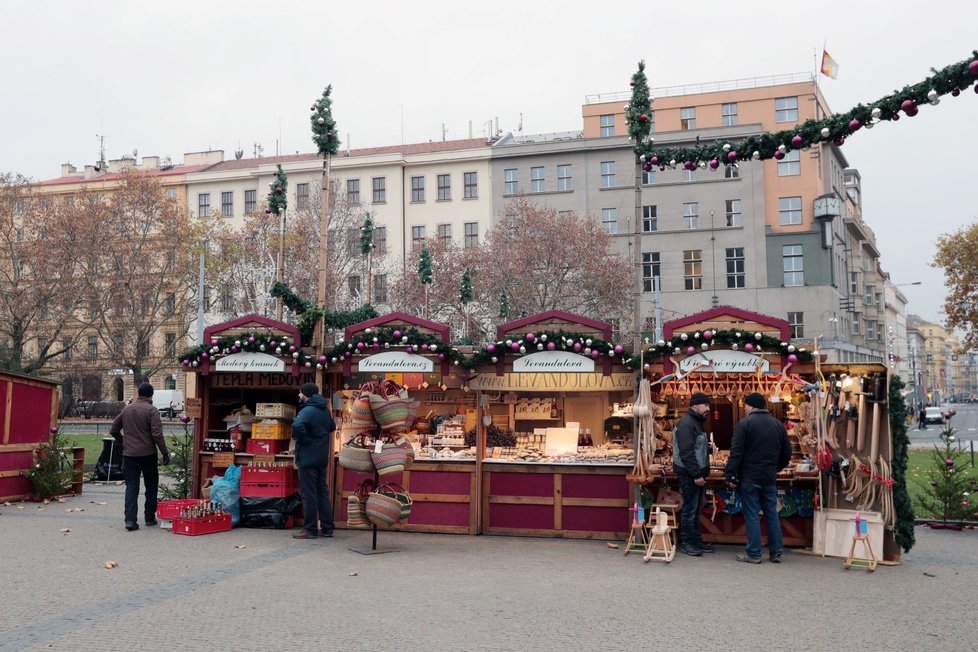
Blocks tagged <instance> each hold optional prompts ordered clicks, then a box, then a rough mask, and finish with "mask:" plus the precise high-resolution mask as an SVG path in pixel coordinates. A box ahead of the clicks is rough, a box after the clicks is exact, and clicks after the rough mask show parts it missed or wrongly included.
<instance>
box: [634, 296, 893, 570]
mask: <svg viewBox="0 0 978 652" xmlns="http://www.w3.org/2000/svg"><path fill="white" fill-rule="evenodd" d="M663 335H664V338H663V340H660V341H659V342H657V343H653V345H652V347H651V348H650V350H648V351H646V353H645V355H646V365H645V370H646V371H645V377H646V378H647V379H649V381H650V382H651V392H652V398H653V400H654V401H655V402H656V403H657V408H658V409H657V412H658V418H657V419H656V423H657V428H656V430H657V437H656V448H657V451H655V453H654V455H653V454H652V452H651V451H642V450H640V451H639V457H640V459H643V460H645V461H646V462H651V463H649V464H645V465H644V468H640V467H641V466H642V465H637V466H636V471H635V476H636V478H637V479H639V480H640V481H643V480H644V482H643V484H645V485H646V487H647V489H648V490H649V492H650V493H651V495H652V497H653V500H657V501H660V502H662V501H664V500H665V499H664V498H663V496H671V497H673V498H674V497H675V495H676V493H675V490H676V489H677V485H676V480H675V474H674V473H673V472H672V470H671V469H672V463H671V431H672V428H673V427H674V425H675V423H676V421H677V420H678V419H679V418H680V417H681V416H682V415H683V414H685V412H686V411H687V405H688V401H689V397H690V395H691V394H693V393H695V392H704V393H706V394H708V395H709V396H711V397H712V399H713V402H712V410H711V412H710V414H709V416H708V420H707V422H706V424H705V430H706V431H707V433H709V435H710V440H711V444H712V446H711V450H712V458H711V473H710V477H709V478H708V480H707V486H708V491H707V505H706V506H705V508H704V509H703V510H702V511H701V515H700V529H701V532H702V534H703V538H704V540H706V541H709V542H714V543H743V542H744V541H745V540H746V535H745V531H744V522H743V517H742V516H741V515H740V514H739V511H738V510H737V508H736V500H735V499H734V498H735V497H734V496H733V495H732V493H731V492H729V491H728V490H727V489H726V487H725V481H724V474H723V467H724V465H725V464H726V459H727V456H728V454H729V450H730V444H731V440H732V435H733V430H734V427H735V426H736V424H737V423H738V422H739V421H740V420H741V419H742V418H743V417H744V416H745V412H744V404H743V399H744V397H745V396H746V395H747V394H749V393H752V392H757V393H760V394H762V395H764V396H765V397H766V399H767V404H768V409H769V411H770V412H771V414H772V415H774V416H775V417H776V418H778V419H780V420H782V421H784V422H785V424H786V426H787V428H788V430H789V436H790V438H791V441H792V448H793V456H792V461H791V465H790V466H789V468H788V469H787V470H785V471H783V472H782V473H781V474H779V477H778V481H777V482H778V490H779V500H780V501H781V505H782V506H783V507H782V510H781V512H780V513H781V526H782V531H783V534H784V542H785V545H787V546H796V547H804V548H811V549H812V550H813V551H815V552H817V553H820V554H821V553H823V552H824V553H825V554H830V555H834V556H845V552H848V544H849V542H850V539H851V536H850V530H851V527H852V523H851V522H850V520H851V518H852V516H853V515H854V511H853V510H861V511H862V512H863V514H864V516H865V517H866V518H867V519H868V520H869V522H870V529H871V533H870V534H871V538H872V540H873V545H874V547H875V548H874V549H875V552H876V554H877V555H878V556H879V558H880V559H883V558H884V557H885V558H886V559H889V560H898V559H899V549H898V547H897V546H895V544H894V542H893V536H892V525H893V523H894V518H895V515H894V514H893V509H892V482H891V481H890V480H889V464H890V460H891V457H892V445H891V441H890V431H889V420H888V418H887V416H886V415H887V410H886V396H885V387H886V368H885V367H884V366H883V365H831V366H829V365H822V364H820V362H819V360H818V358H817V355H814V356H813V354H812V352H810V351H806V350H805V348H804V347H801V346H799V347H796V346H795V344H793V343H792V342H791V340H790V338H789V336H788V335H789V328H788V324H787V322H785V321H783V320H780V319H776V318H773V317H769V316H766V315H760V314H757V313H753V312H750V311H746V310H741V309H739V308H735V307H731V306H720V307H717V308H714V309H712V310H709V311H706V312H702V313H698V314H695V315H691V316H688V317H685V318H682V319H676V320H673V321H670V322H666V323H665V325H664V334H663ZM842 460H845V461H846V463H848V464H850V467H849V468H848V469H845V464H841V465H840V462H841V461H842ZM840 468H841V469H842V470H840ZM643 476H644V477H643ZM669 490H671V491H669ZM867 513H868V515H867ZM762 530H763V523H762ZM843 547H844V548H845V551H843V550H842V548H843Z"/></svg>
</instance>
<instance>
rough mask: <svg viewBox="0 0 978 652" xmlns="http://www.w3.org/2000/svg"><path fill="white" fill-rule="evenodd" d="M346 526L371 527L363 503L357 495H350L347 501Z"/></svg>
mask: <svg viewBox="0 0 978 652" xmlns="http://www.w3.org/2000/svg"><path fill="white" fill-rule="evenodd" d="M346 524H347V525H349V526H350V527H366V526H368V525H370V521H368V520H367V515H366V513H365V512H364V508H363V501H362V500H361V499H360V496H358V495H356V494H350V495H349V497H348V498H347V499H346Z"/></svg>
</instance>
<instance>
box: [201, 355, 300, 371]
mask: <svg viewBox="0 0 978 652" xmlns="http://www.w3.org/2000/svg"><path fill="white" fill-rule="evenodd" d="M214 369H216V370H217V371H233V372H239V371H285V360H283V359H282V358H276V357H275V356H274V355H268V354H267V353H250V352H246V351H245V352H242V353H232V354H231V355H226V356H224V357H223V358H220V359H218V361H217V362H216V363H214Z"/></svg>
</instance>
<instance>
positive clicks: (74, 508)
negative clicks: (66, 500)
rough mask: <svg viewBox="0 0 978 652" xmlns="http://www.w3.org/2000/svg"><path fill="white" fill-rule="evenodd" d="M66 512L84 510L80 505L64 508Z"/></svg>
mask: <svg viewBox="0 0 978 652" xmlns="http://www.w3.org/2000/svg"><path fill="white" fill-rule="evenodd" d="M65 511H66V512H84V511H85V510H84V509H82V508H81V507H69V508H68V509H66V510H65Z"/></svg>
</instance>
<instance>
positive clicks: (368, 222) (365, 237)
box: [360, 213, 374, 256]
mask: <svg viewBox="0 0 978 652" xmlns="http://www.w3.org/2000/svg"><path fill="white" fill-rule="evenodd" d="M373 248H374V221H373V218H372V217H370V213H367V219H365V220H364V221H363V226H361V227H360V253H361V254H363V255H364V256H366V255H367V254H369V253H370V252H371V251H372V250H373Z"/></svg>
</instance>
